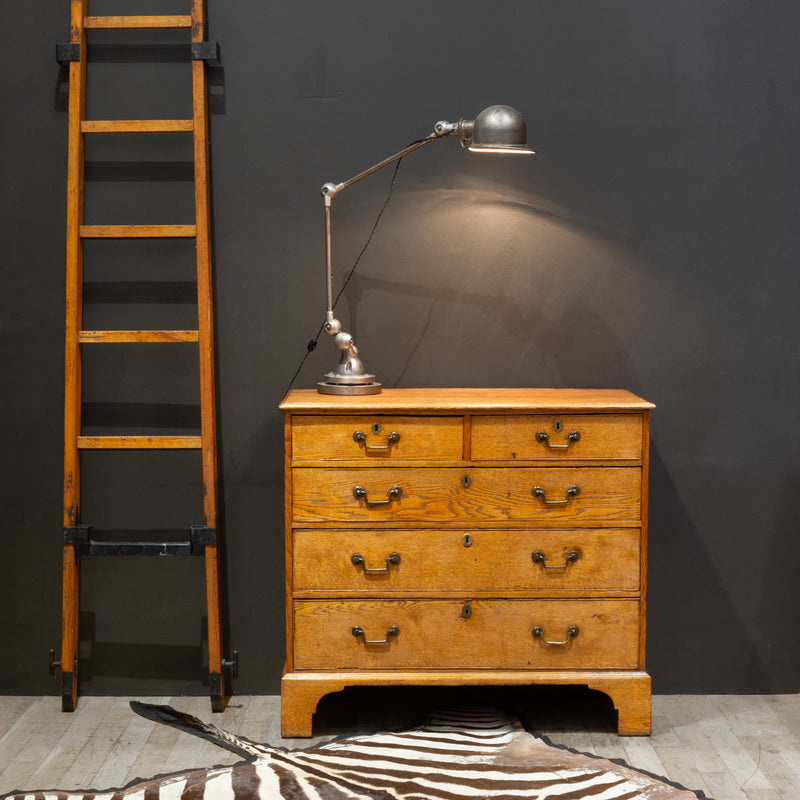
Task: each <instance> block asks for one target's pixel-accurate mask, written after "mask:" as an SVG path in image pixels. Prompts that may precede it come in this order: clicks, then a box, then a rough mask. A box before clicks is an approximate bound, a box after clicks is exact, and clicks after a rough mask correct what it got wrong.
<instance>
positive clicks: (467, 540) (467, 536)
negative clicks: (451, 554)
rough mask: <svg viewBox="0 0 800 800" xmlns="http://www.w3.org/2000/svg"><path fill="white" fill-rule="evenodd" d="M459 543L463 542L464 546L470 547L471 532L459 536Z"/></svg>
mask: <svg viewBox="0 0 800 800" xmlns="http://www.w3.org/2000/svg"><path fill="white" fill-rule="evenodd" d="M461 544H463V545H464V547H470V546H471V545H472V534H471V533H465V534H464V535H463V536H462V537H461Z"/></svg>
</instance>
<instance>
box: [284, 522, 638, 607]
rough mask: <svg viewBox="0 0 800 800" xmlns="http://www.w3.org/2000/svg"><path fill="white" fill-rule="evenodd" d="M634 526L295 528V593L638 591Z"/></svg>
mask: <svg viewBox="0 0 800 800" xmlns="http://www.w3.org/2000/svg"><path fill="white" fill-rule="evenodd" d="M639 538H640V530H639V529H638V528H600V529H593V530H584V529H580V528H578V529H574V530H557V531H554V530H535V531H520V530H516V531H515V530H476V529H458V530H445V531H442V530H415V529H411V530H387V531H375V530H361V531H352V530H330V529H324V530H319V529H316V530H314V529H312V530H308V529H305V530H304V529H300V530H296V531H295V532H294V558H293V564H294V567H293V570H294V576H293V577H294V580H293V586H294V591H295V592H305V591H314V592H330V591H340V592H343V591H348V592H354V593H356V592H357V593H359V594H361V593H363V594H365V595H366V594H372V595H375V594H384V593H387V592H400V591H430V590H436V591H443V592H446V591H451V592H452V591H465V592H469V591H501V592H502V591H518V592H521V591H533V592H536V591H540V592H541V591H589V590H595V591H601V590H602V591H637V590H638V589H639V584H640V581H639V573H640V561H639Z"/></svg>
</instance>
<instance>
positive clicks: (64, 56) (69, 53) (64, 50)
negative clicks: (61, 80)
mask: <svg viewBox="0 0 800 800" xmlns="http://www.w3.org/2000/svg"><path fill="white" fill-rule="evenodd" d="M80 60H81V46H80V44H78V43H73V42H67V43H66V44H57V45H56V61H58V63H59V64H61V66H62V67H66V66H67V65H68V64H69V62H70V61H80Z"/></svg>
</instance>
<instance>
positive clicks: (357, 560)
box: [350, 553, 400, 572]
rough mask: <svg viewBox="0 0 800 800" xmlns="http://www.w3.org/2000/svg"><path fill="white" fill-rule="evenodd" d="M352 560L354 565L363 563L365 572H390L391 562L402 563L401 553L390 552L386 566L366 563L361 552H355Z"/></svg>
mask: <svg viewBox="0 0 800 800" xmlns="http://www.w3.org/2000/svg"><path fill="white" fill-rule="evenodd" d="M350 561H351V562H352V564H353V566H354V567H357V566H358V565H359V564H361V565H362V566H363V567H364V572H388V571H389V565H390V564H399V563H400V553H389V555H388V556H387V558H386V566H385V567H368V566H367V565H366V564H365V563H364V556H362V555H361V553H353V555H351V556H350Z"/></svg>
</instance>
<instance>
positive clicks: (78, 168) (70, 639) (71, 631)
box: [61, 0, 87, 711]
mask: <svg viewBox="0 0 800 800" xmlns="http://www.w3.org/2000/svg"><path fill="white" fill-rule="evenodd" d="M86 3H87V0H71V3H70V43H71V44H76V45H78V46H79V47H80V60H79V61H72V62H70V65H69V100H68V108H69V111H68V134H67V255H66V303H65V336H64V511H63V514H64V519H63V525H64V527H65V528H67V527H72V526H75V525H77V524H78V523H79V522H80V453H79V450H78V436H79V435H80V427H81V352H80V343H79V342H78V331H79V330H80V329H81V327H82V318H83V310H82V305H83V297H82V295H83V292H82V286H83V243H82V241H81V236H80V228H81V224H82V222H83V136H82V135H81V122H82V120H83V118H84V115H85V111H86V33H85V31H84V27H83V20H84V17H85V16H86ZM62 573H63V574H62V626H61V704H62V708H63V709H64V710H65V711H73V710H74V709H75V704H76V702H77V692H78V617H79V611H80V609H79V560H78V553H77V551H76V549H75V545H74V544H69V543H67V542H66V541H65V542H64V544H63V552H62Z"/></svg>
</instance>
